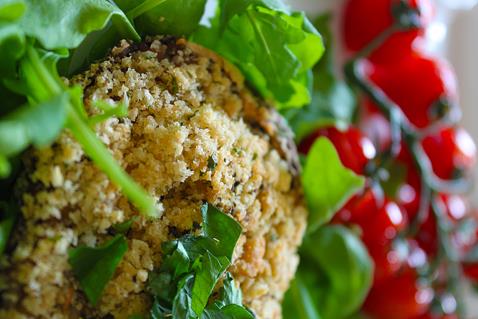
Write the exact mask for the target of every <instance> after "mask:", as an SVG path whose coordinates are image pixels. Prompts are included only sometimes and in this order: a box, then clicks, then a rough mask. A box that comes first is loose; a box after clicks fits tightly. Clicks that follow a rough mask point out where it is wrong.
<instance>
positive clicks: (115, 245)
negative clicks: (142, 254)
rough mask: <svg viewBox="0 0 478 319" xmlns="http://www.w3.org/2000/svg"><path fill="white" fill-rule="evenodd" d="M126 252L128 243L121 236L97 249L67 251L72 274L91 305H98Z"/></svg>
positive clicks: (84, 248)
mask: <svg viewBox="0 0 478 319" xmlns="http://www.w3.org/2000/svg"><path fill="white" fill-rule="evenodd" d="M127 250H128V243H127V242H126V239H125V237H124V236H122V235H117V236H115V237H114V238H113V239H111V240H110V241H108V242H106V243H105V244H104V245H102V246H100V247H97V248H92V247H78V248H72V249H70V250H69V252H68V256H69V258H68V262H69V263H70V265H71V268H72V271H73V274H74V275H75V277H76V279H77V280H78V282H79V283H80V287H81V289H82V290H83V291H84V292H85V294H86V297H88V300H89V301H90V303H91V304H92V305H96V304H97V303H98V301H99V299H100V297H101V294H102V293H103V290H104V288H105V286H106V284H107V283H108V282H109V281H110V280H111V278H113V275H114V272H115V270H116V267H117V266H118V264H119V263H120V261H121V259H123V256H124V254H125V253H126V251H127Z"/></svg>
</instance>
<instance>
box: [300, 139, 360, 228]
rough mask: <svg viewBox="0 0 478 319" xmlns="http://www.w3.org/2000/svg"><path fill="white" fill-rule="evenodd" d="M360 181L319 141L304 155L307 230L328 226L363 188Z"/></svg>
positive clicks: (331, 148) (330, 146) (327, 143)
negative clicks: (336, 214)
mask: <svg viewBox="0 0 478 319" xmlns="http://www.w3.org/2000/svg"><path fill="white" fill-rule="evenodd" d="M364 182H365V180H364V178H363V177H360V176H357V175H356V174H355V173H354V172H352V171H351V170H349V169H347V168H345V167H344V166H343V164H342V163H341V162H340V158H339V155H338V154H337V151H336V149H335V147H334V145H333V144H332V142H330V141H329V140H328V139H327V138H325V137H321V138H319V139H317V140H316V141H315V143H314V145H312V148H311V149H310V151H309V154H308V155H307V158H306V161H305V166H304V171H303V173H302V183H303V185H304V192H305V197H306V199H307V204H308V206H309V211H310V215H309V229H310V230H311V231H313V230H314V229H316V228H317V227H318V226H320V225H322V224H324V223H326V222H328V221H329V220H330V219H331V218H332V216H333V215H334V214H335V213H336V212H337V210H338V209H339V208H340V207H341V206H343V205H344V204H345V202H346V201H347V200H348V199H350V197H352V195H354V194H355V193H356V192H358V191H359V190H360V189H362V188H363V186H364Z"/></svg>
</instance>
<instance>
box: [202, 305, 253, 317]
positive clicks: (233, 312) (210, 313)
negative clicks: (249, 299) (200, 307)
mask: <svg viewBox="0 0 478 319" xmlns="http://www.w3.org/2000/svg"><path fill="white" fill-rule="evenodd" d="M254 318H255V316H254V315H253V314H252V313H251V312H250V311H249V310H247V309H246V308H244V307H242V306H239V305H228V306H226V307H224V308H222V309H221V310H206V311H205V312H204V313H203V315H202V316H201V319H254Z"/></svg>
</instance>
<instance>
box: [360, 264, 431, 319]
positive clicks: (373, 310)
mask: <svg viewBox="0 0 478 319" xmlns="http://www.w3.org/2000/svg"><path fill="white" fill-rule="evenodd" d="M417 279H418V276H417V273H416V271H415V270H414V269H412V268H409V267H406V268H404V269H403V270H402V271H400V272H399V273H397V274H396V275H395V276H392V277H390V278H388V279H387V280H385V281H382V282H380V283H378V284H377V285H375V286H374V287H373V288H372V290H371V291H370V293H369V295H368V297H367V300H366V301H365V304H364V308H363V309H364V311H365V313H366V314H368V315H370V316H371V317H372V318H376V319H384V318H387V319H410V318H414V317H418V316H420V315H423V314H425V313H426V311H427V310H428V307H429V306H430V303H431V301H432V299H433V290H432V289H431V288H430V286H429V285H428V284H424V283H421V282H418V281H417Z"/></svg>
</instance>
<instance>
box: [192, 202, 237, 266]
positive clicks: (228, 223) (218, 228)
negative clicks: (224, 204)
mask: <svg viewBox="0 0 478 319" xmlns="http://www.w3.org/2000/svg"><path fill="white" fill-rule="evenodd" d="M201 214H202V218H203V233H204V236H205V237H207V238H210V239H212V240H213V243H214V244H215V245H214V248H213V250H214V253H215V254H216V255H218V256H225V257H227V258H228V259H229V260H231V259H232V253H233V252H234V248H235V247H236V243H237V240H238V239H239V236H240V235H241V233H242V227H241V225H239V223H238V222H236V221H235V220H234V219H233V218H231V217H229V216H228V215H226V214H224V213H223V212H221V211H220V210H219V209H217V208H216V207H214V206H212V205H208V204H207V203H206V204H204V205H203V206H202V207H201Z"/></svg>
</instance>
